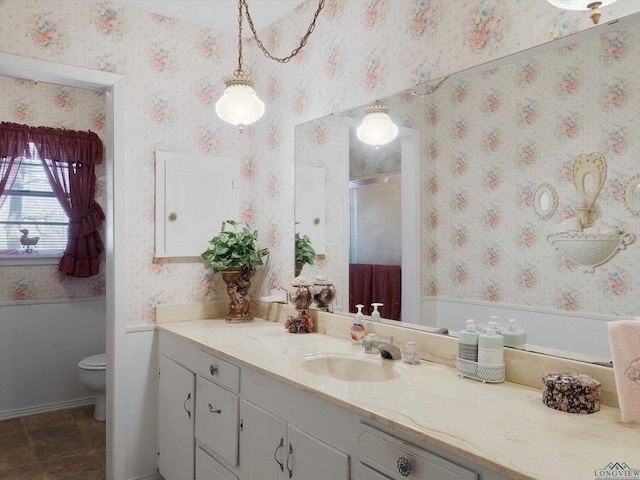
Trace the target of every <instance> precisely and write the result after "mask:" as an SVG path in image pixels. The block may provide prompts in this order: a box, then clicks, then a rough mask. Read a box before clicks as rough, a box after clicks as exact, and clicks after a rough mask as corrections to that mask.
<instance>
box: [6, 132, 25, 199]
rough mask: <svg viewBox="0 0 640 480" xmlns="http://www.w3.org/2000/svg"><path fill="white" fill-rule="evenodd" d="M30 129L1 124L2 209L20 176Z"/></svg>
mask: <svg viewBox="0 0 640 480" xmlns="http://www.w3.org/2000/svg"><path fill="white" fill-rule="evenodd" d="M28 135H29V127H28V126H26V125H18V124H15V123H7V122H2V123H0V207H2V205H3V204H4V201H5V200H6V199H7V196H8V193H9V190H11V187H12V186H13V182H14V181H15V179H16V175H17V174H18V169H19V168H20V162H21V161H22V157H24V156H25V155H26V152H27V151H28V149H29V142H28Z"/></svg>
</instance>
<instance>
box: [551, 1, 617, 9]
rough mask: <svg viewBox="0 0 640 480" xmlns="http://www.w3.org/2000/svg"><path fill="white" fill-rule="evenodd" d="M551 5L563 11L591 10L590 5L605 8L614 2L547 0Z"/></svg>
mask: <svg viewBox="0 0 640 480" xmlns="http://www.w3.org/2000/svg"><path fill="white" fill-rule="evenodd" d="M547 1H548V2H549V3H550V4H551V5H553V6H554V7H558V8H563V9H565V10H591V7H590V5H591V4H592V3H598V7H606V6H607V5H611V4H612V3H614V2H615V1H616V0H601V1H600V2H594V1H592V0H547Z"/></svg>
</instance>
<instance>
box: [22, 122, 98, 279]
mask: <svg viewBox="0 0 640 480" xmlns="http://www.w3.org/2000/svg"><path fill="white" fill-rule="evenodd" d="M29 140H30V141H31V142H32V143H33V144H34V145H35V146H36V149H37V151H38V156H39V157H40V159H41V160H42V164H43V166H44V167H45V172H46V174H47V177H48V179H49V183H50V184H51V187H52V189H53V191H54V193H55V195H56V198H57V199H58V201H59V202H60V205H62V208H63V209H64V211H65V213H66V214H67V217H69V229H68V236H67V248H66V249H65V252H64V255H63V256H62V259H61V260H60V265H59V266H58V270H59V271H60V272H61V273H64V274H67V275H71V276H74V277H90V276H93V275H97V274H98V271H99V266H100V254H101V253H102V252H103V251H104V245H103V243H102V239H101V238H100V234H99V233H98V228H99V227H100V226H101V225H102V224H103V222H104V218H105V216H104V212H103V211H102V208H101V207H100V205H98V204H97V203H96V201H95V198H94V197H95V183H96V177H95V165H99V164H100V163H101V162H102V157H103V151H104V147H103V145H102V141H101V140H100V138H99V137H98V136H97V135H96V134H95V133H93V132H75V131H71V130H61V129H55V128H47V127H35V128H34V127H32V128H30V132H29Z"/></svg>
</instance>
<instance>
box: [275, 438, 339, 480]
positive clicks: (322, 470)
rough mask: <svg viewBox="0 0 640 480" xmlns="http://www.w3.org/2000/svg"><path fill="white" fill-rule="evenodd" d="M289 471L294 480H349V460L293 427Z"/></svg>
mask: <svg viewBox="0 0 640 480" xmlns="http://www.w3.org/2000/svg"><path fill="white" fill-rule="evenodd" d="M285 470H286V471H287V477H289V478H291V479H292V480H307V479H311V478H312V479H313V480H349V456H348V455H347V454H345V453H343V452H341V451H339V450H336V449H335V448H333V447H332V446H331V445H327V444H326V443H324V442H321V441H320V440H318V439H317V438H315V437H312V436H311V435H309V434H307V433H305V432H303V431H302V430H298V429H297V428H296V427H293V426H291V425H289V426H288V427H287V461H286V463H285Z"/></svg>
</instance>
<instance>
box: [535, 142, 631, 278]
mask: <svg viewBox="0 0 640 480" xmlns="http://www.w3.org/2000/svg"><path fill="white" fill-rule="evenodd" d="M572 173H573V183H574V185H575V187H576V190H577V192H578V198H579V200H580V203H579V205H578V206H577V207H576V216H575V217H570V218H568V219H566V220H564V221H563V222H561V223H560V224H559V225H556V227H555V228H554V230H555V231H554V233H552V234H551V235H549V236H548V237H547V240H548V241H549V242H550V243H553V244H554V245H555V246H556V248H557V249H558V250H560V251H561V252H562V253H563V254H564V255H565V256H566V257H567V258H568V259H569V260H571V261H572V262H573V263H575V264H577V265H580V266H582V267H585V271H586V272H590V273H593V272H594V270H595V267H597V266H598V265H602V264H603V263H606V262H608V261H609V260H611V259H612V258H613V257H615V255H616V254H617V253H618V251H619V250H624V249H625V248H627V245H630V244H631V243H633V242H634V241H635V239H636V236H635V234H634V233H628V232H623V231H620V230H618V229H615V228H611V227H606V226H602V225H601V226H593V223H594V222H595V221H596V220H597V219H598V212H597V210H596V206H595V203H596V199H597V198H598V195H599V194H600V190H601V189H602V187H603V186H604V181H605V178H606V176H607V161H606V160H605V158H604V156H603V155H602V154H601V153H598V152H594V153H590V154H586V153H583V154H580V155H578V156H577V157H576V158H575V159H574V161H573V165H572ZM639 184H640V183H638V182H637V181H636V182H635V183H633V184H632V185H631V186H627V191H628V190H629V188H632V189H634V190H635V189H636V186H638V185H639ZM547 190H548V189H547ZM547 190H545V189H544V188H541V190H540V191H542V192H546V191H547ZM635 193H636V192H634V194H635ZM627 196H631V194H627ZM639 196H640V195H639ZM625 199H626V197H625ZM629 203H630V202H629V201H628V202H627V208H629V207H628V205H629ZM537 208H538V205H537V204H536V209H537ZM536 214H538V217H540V213H539V212H538V211H537V210H536Z"/></svg>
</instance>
